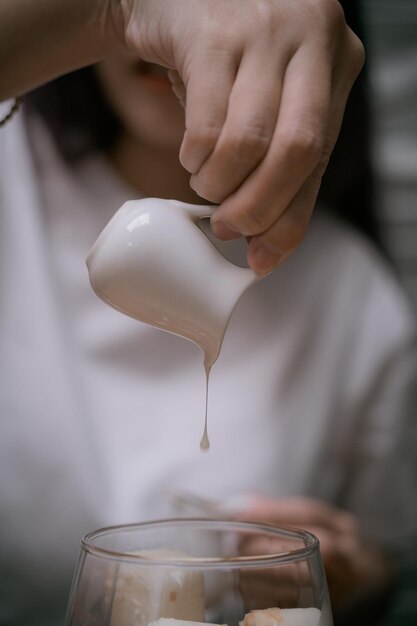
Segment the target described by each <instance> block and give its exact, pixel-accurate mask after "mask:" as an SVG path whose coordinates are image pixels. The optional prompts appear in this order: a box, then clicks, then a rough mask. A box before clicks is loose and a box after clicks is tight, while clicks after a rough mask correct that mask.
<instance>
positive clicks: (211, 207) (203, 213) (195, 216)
mask: <svg viewBox="0 0 417 626" xmlns="http://www.w3.org/2000/svg"><path fill="white" fill-rule="evenodd" d="M171 202H174V203H175V204H176V205H177V206H180V207H181V208H182V209H183V210H184V213H185V214H186V215H187V216H188V218H189V219H191V221H192V222H193V223H194V224H196V225H197V226H198V222H199V221H200V220H201V219H204V218H205V217H211V216H212V215H213V213H214V211H215V210H216V209H217V205H215V204H188V203H186V202H178V201H177V200H171ZM213 245H214V244H213ZM219 254H222V253H221V252H220V251H219ZM222 256H223V255H222ZM223 258H225V259H226V261H228V262H229V263H230V264H231V265H233V266H234V267H236V269H238V270H240V272H241V273H242V274H244V275H245V277H246V281H247V287H249V286H250V285H251V284H252V283H254V282H256V281H258V280H260V279H261V278H264V275H263V274H257V273H256V272H254V271H253V269H252V268H250V267H240V266H239V265H235V264H234V263H232V261H229V259H227V258H226V257H223Z"/></svg>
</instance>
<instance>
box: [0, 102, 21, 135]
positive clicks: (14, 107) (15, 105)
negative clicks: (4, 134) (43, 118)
mask: <svg viewBox="0 0 417 626" xmlns="http://www.w3.org/2000/svg"><path fill="white" fill-rule="evenodd" d="M22 100H23V98H22V96H19V97H18V98H15V99H14V102H13V104H12V106H11V109H10V111H9V112H8V113H7V115H6V116H5V117H3V119H2V120H0V128H1V127H2V126H4V125H5V124H7V122H9V121H10V120H11V119H12V117H13V116H14V114H15V113H17V112H18V110H19V109H20V105H21V103H22Z"/></svg>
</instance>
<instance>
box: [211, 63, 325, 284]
mask: <svg viewBox="0 0 417 626" xmlns="http://www.w3.org/2000/svg"><path fill="white" fill-rule="evenodd" d="M313 65H315V64H313ZM318 65H319V66H320V67H321V70H320V71H319V70H317V71H316V72H313V67H312V66H311V59H309V58H308V55H307V53H306V52H304V53H303V54H301V53H299V54H298V55H296V57H294V59H293V60H292V61H291V63H290V64H289V66H288V68H287V71H286V73H285V78H284V83H283V92H282V96H281V101H280V109H279V117H278V121H277V124H276V127H275V130H274V134H273V137H272V141H271V144H270V146H269V150H268V153H267V154H266V156H265V158H264V159H263V160H262V162H261V163H260V165H259V166H258V167H257V168H256V169H255V170H254V171H253V172H252V174H251V175H250V176H249V177H248V178H247V179H246V181H245V182H244V183H243V185H241V186H240V187H239V189H238V190H237V191H236V192H235V193H234V194H232V195H231V196H229V197H228V198H227V199H226V200H225V201H224V202H223V204H222V205H221V207H220V208H219V209H218V210H217V211H216V213H215V214H214V216H213V218H212V228H213V231H214V233H215V234H216V235H217V236H218V237H220V238H222V236H223V237H224V235H225V231H224V225H226V228H230V229H231V230H233V231H237V232H239V233H241V234H243V235H245V236H252V237H257V236H258V235H262V236H261V237H259V238H258V239H256V240H254V241H253V242H252V244H251V246H250V253H249V257H248V261H249V263H250V265H251V266H252V268H253V269H254V270H255V271H259V272H266V271H269V270H270V269H272V267H274V266H275V265H277V264H278V262H279V261H281V260H282V259H283V258H285V256H287V255H288V254H289V253H290V252H291V251H292V250H293V249H294V247H295V246H296V245H297V244H298V243H299V242H300V240H301V238H302V236H303V234H304V232H305V229H306V227H307V225H308V222H309V218H310V215H311V211H312V209H313V206H314V202H315V199H316V196H317V192H318V185H317V184H315V182H314V181H313V180H309V181H308V178H309V177H310V176H311V174H312V172H313V171H314V169H315V168H316V167H317V166H318V164H319V163H320V161H321V159H322V155H323V152H324V149H325V144H326V141H327V136H328V129H327V125H328V118H329V111H330V106H331V98H330V95H331V72H332V69H331V67H330V66H329V64H328V62H327V61H326V60H324V61H323V62H322V63H318ZM306 94H309V98H308V99H307V98H306ZM307 181H308V182H307ZM305 183H307V184H306V186H305V187H304V188H303V186H304V185H305ZM297 194H299V195H298V197H297V198H296V196H297ZM292 201H294V206H293V207H291V206H290V205H291V202H292ZM254 207H256V209H254ZM287 209H288V210H289V212H288V214H287V216H286V218H285V219H284V221H283V222H282V223H280V224H278V223H277V222H278V220H279V219H280V218H281V216H282V215H283V214H284V212H285V211H286V210H287ZM226 234H227V233H226ZM255 250H256V254H255Z"/></svg>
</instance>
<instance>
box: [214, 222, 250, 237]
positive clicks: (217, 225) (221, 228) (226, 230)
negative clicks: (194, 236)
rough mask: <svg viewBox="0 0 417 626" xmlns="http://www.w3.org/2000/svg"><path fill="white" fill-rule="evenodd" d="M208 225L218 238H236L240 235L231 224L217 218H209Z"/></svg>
mask: <svg viewBox="0 0 417 626" xmlns="http://www.w3.org/2000/svg"><path fill="white" fill-rule="evenodd" d="M210 227H211V230H212V232H213V235H214V236H215V237H217V238H218V239H237V238H238V237H241V236H242V235H241V233H238V232H237V231H236V230H235V229H234V228H233V226H230V224H227V223H226V222H221V221H219V220H214V219H213V220H211V222H210Z"/></svg>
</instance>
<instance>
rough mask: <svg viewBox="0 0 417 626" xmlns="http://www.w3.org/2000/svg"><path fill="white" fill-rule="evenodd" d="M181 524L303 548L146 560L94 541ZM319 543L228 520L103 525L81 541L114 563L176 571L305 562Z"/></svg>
mask: <svg viewBox="0 0 417 626" xmlns="http://www.w3.org/2000/svg"><path fill="white" fill-rule="evenodd" d="M173 525H178V526H179V527H182V528H185V529H186V528H189V529H190V530H191V529H202V530H204V529H210V530H219V531H221V530H237V531H238V530H241V531H244V530H245V529H246V530H250V531H251V532H256V531H258V532H262V533H265V534H268V535H270V536H276V537H286V538H288V539H298V540H301V541H303V542H304V546H302V547H300V548H295V549H293V550H286V551H283V552H274V553H272V554H260V555H255V556H233V557H193V556H186V557H184V558H178V557H172V558H153V557H149V556H148V557H146V556H144V555H143V554H137V553H134V552H129V551H128V550H127V551H121V550H112V549H110V548H104V547H101V546H98V545H97V544H96V543H95V540H96V539H98V538H100V537H103V536H105V535H111V534H114V533H130V532H135V531H139V532H140V531H142V530H145V531H146V530H149V529H150V530H152V529H157V528H164V527H169V526H173ZM319 547H320V542H319V540H318V539H317V537H316V536H315V535H313V533H310V532H309V531H307V530H301V529H298V528H292V527H290V526H280V525H277V524H270V523H266V522H261V523H260V522H251V521H240V520H225V519H216V518H201V517H198V518H193V517H185V518H183V517H182V518H167V519H161V520H150V521H147V522H135V523H131V524H117V525H113V526H104V527H102V528H99V529H97V530H93V531H91V532H89V533H87V534H86V535H85V536H84V537H83V538H82V539H81V550H82V551H84V552H87V553H89V554H92V555H95V556H101V557H104V558H107V559H112V560H118V561H120V560H123V561H127V562H131V563H136V564H139V563H140V565H141V566H142V565H143V566H144V567H146V566H151V567H153V566H158V567H175V568H181V569H182V568H186V569H196V568H203V567H204V568H209V569H216V568H218V567H221V566H223V567H224V566H227V567H228V568H230V569H239V568H241V567H265V566H266V565H269V566H271V565H280V564H288V563H295V562H298V561H302V560H305V559H307V558H309V557H310V556H313V555H315V554H317V553H318V552H319Z"/></svg>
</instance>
